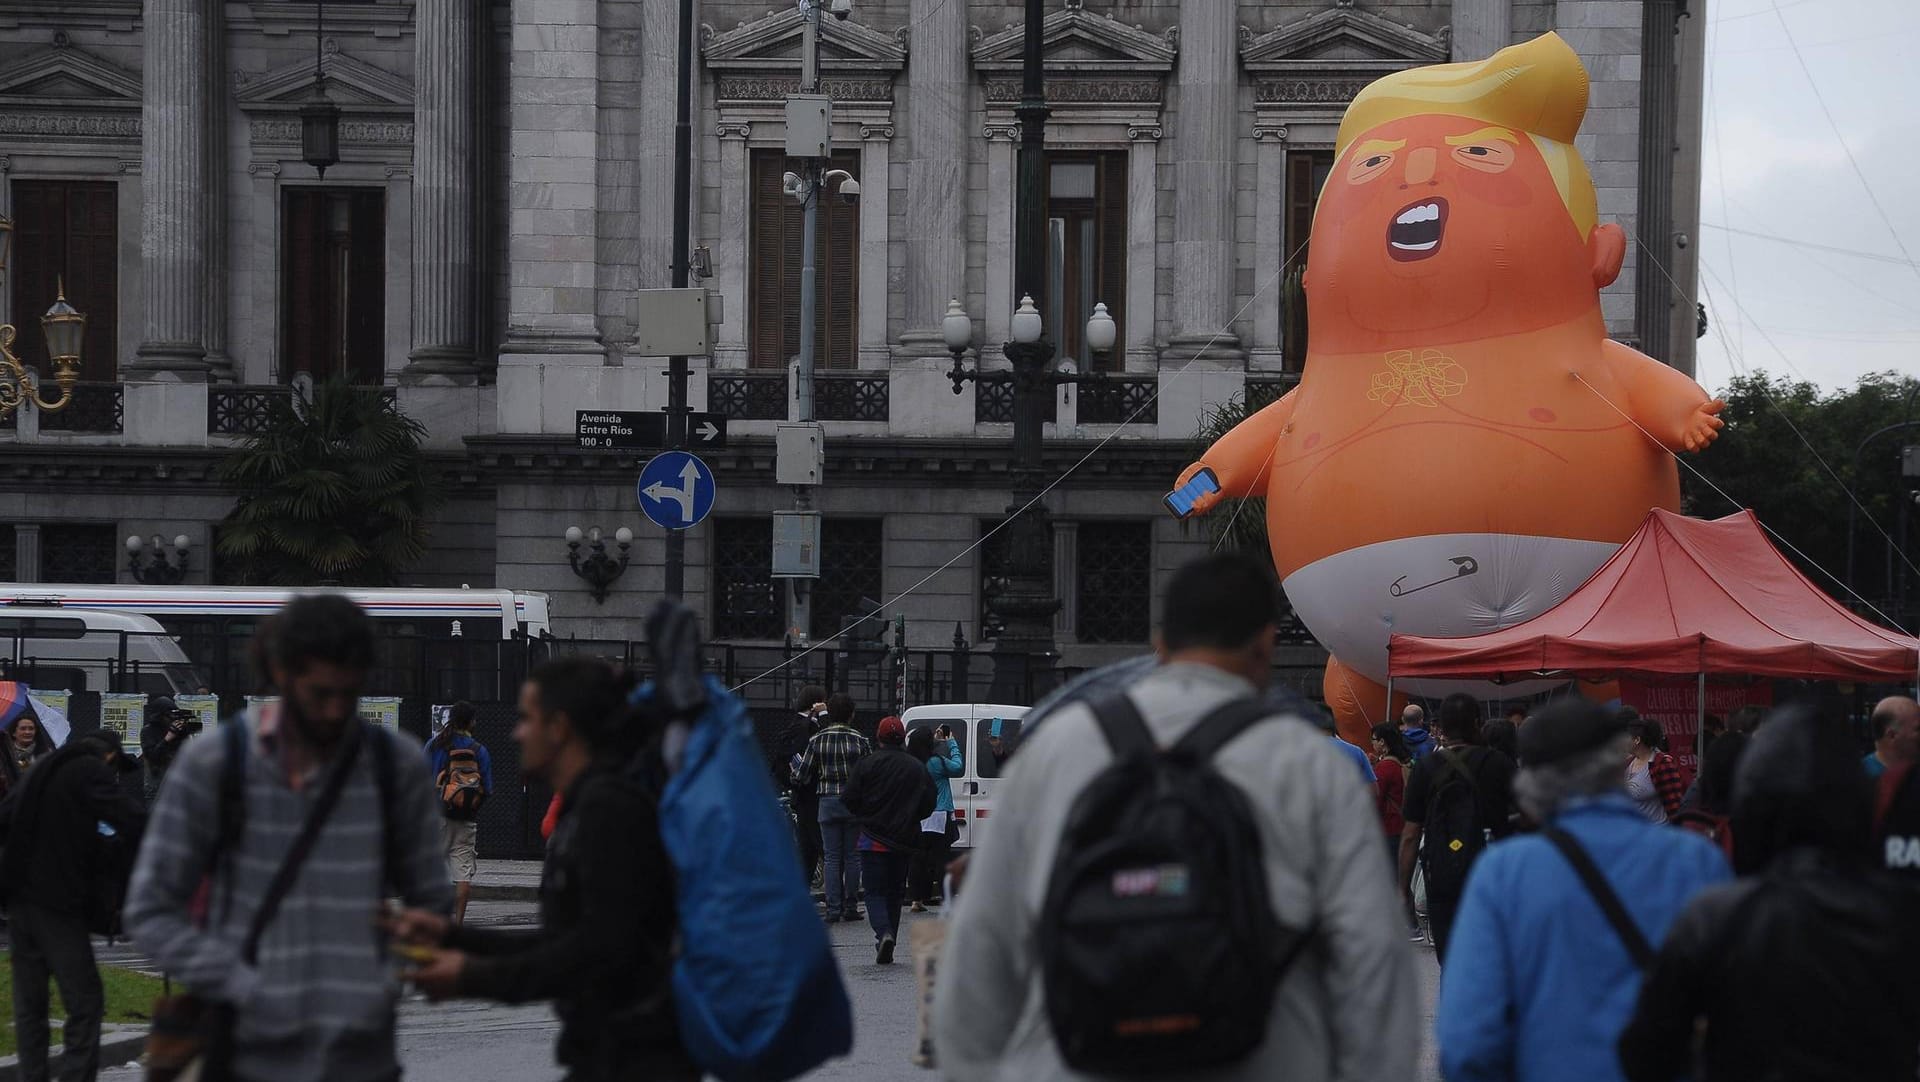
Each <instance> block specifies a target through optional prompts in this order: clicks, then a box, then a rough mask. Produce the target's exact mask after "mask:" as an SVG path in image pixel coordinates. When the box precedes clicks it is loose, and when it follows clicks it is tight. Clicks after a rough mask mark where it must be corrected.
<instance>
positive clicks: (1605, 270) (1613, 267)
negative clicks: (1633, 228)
mask: <svg viewBox="0 0 1920 1082" xmlns="http://www.w3.org/2000/svg"><path fill="white" fill-rule="evenodd" d="M1587 252H1588V254H1590V255H1591V256H1593V288H1595V289H1605V288H1607V287H1608V286H1610V285H1612V284H1613V280H1614V279H1615V278H1618V277H1620V264H1622V263H1624V262H1626V258H1627V231H1626V230H1624V229H1622V228H1620V226H1619V225H1618V224H1616V223H1614V222H1608V223H1607V224H1606V225H1597V226H1594V227H1593V232H1592V233H1591V234H1589V235H1588V237H1587Z"/></svg>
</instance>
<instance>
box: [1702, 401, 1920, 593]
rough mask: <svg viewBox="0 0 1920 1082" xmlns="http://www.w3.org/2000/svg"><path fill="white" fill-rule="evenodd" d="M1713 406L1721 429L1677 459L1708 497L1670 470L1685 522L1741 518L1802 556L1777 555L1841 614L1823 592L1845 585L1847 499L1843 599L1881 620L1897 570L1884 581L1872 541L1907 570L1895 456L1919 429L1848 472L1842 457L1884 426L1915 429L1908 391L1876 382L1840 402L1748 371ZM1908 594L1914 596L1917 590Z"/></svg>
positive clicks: (1873, 450) (1888, 440) (1885, 439)
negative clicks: (1850, 532)
mask: <svg viewBox="0 0 1920 1082" xmlns="http://www.w3.org/2000/svg"><path fill="white" fill-rule="evenodd" d="M1719 397H1721V398H1723V399H1725V400H1726V403H1727V408H1726V411H1725V412H1723V413H1722V414H1721V415H1720V416H1721V417H1722V418H1724V419H1725V420H1726V422H1727V427H1726V428H1725V429H1723V430H1722V431H1721V433H1720V438H1719V439H1718V440H1716V441H1715V442H1714V444H1713V446H1711V447H1709V448H1708V449H1707V450H1706V451H1705V452H1704V453H1702V454H1700V455H1697V456H1686V457H1688V460H1689V461H1691V462H1692V464H1693V466H1694V467H1695V468H1696V469H1698V470H1699V471H1700V473H1701V474H1704V475H1705V476H1706V477H1707V478H1709V479H1710V480H1711V481H1712V485H1709V484H1708V483H1707V482H1706V481H1703V480H1701V478H1700V477H1698V476H1696V475H1695V474H1694V473H1693V472H1692V471H1691V470H1688V469H1686V468H1684V467H1682V469H1681V471H1680V474H1681V477H1680V479H1681V491H1682V493H1683V506H1684V509H1685V510H1686V512H1687V513H1688V514H1690V515H1695V516H1698V517H1701V518H1718V517H1720V516H1721V515H1727V514H1732V513H1733V512H1734V511H1736V510H1738V509H1739V507H1741V506H1745V507H1750V508H1752V509H1753V511H1754V514H1756V515H1757V516H1759V518H1760V521H1761V522H1763V523H1765V524H1766V525H1767V526H1768V527H1769V528H1770V529H1771V530H1773V531H1774V532H1775V533H1777V534H1778V535H1779V536H1780V537H1783V538H1785V539H1786V541H1787V542H1789V543H1791V545H1792V546H1793V547H1794V548H1797V549H1799V550H1800V553H1802V554H1803V555H1796V554H1795V553H1794V552H1793V551H1792V550H1791V549H1788V548H1786V547H1785V546H1784V545H1783V546H1782V550H1783V551H1785V552H1786V554H1787V556H1788V558H1789V559H1792V560H1794V562H1795V563H1796V564H1798V565H1799V566H1800V568H1801V570H1802V571H1803V572H1805V573H1806V575H1807V577H1808V578H1810V579H1812V580H1813V582H1814V583H1815V585H1817V586H1819V587H1820V588H1821V589H1823V590H1825V591H1827V592H1828V593H1830V594H1832V595H1833V596H1834V597H1835V598H1837V599H1839V600H1841V601H1843V602H1844V601H1848V600H1850V595H1849V594H1848V593H1847V591H1846V590H1844V589H1842V588H1841V586H1840V585H1839V584H1838V583H1837V582H1836V581H1835V580H1836V579H1844V578H1845V577H1846V574H1847V513H1848V508H1849V507H1850V506H1851V504H1852V502H1853V501H1852V499H1851V498H1849V496H1848V492H1849V490H1851V492H1852V495H1853V497H1854V498H1858V500H1859V501H1860V506H1859V508H1856V509H1855V516H1856V525H1855V530H1854V534H1855V540H1854V546H1853V558H1854V566H1855V570H1854V582H1853V589H1854V590H1855V591H1857V592H1858V593H1859V594H1860V595H1861V596H1863V597H1865V598H1867V599H1868V600H1870V601H1872V602H1873V603H1874V604H1875V605H1877V606H1879V607H1880V608H1882V609H1887V601H1888V600H1889V599H1892V598H1893V597H1894V595H1895V593H1896V591H1897V589H1898V586H1899V580H1900V576H1899V574H1898V569H1899V568H1900V567H1902V566H1904V563H1903V561H1902V559H1901V556H1900V554H1899V553H1895V554H1894V555H1893V566H1894V568H1895V569H1896V570H1895V574H1894V575H1893V576H1892V577H1891V578H1889V576H1888V573H1887V556H1888V540H1887V538H1886V537H1884V536H1882V534H1881V530H1885V531H1886V532H1887V533H1888V534H1890V535H1893V536H1894V538H1895V539H1896V540H1897V541H1899V542H1901V543H1902V544H1903V545H1904V549H1905V552H1906V554H1907V558H1908V559H1913V558H1914V556H1915V551H1916V550H1915V547H1914V544H1913V530H1912V529H1911V525H1912V520H1914V519H1916V518H1920V514H1915V513H1914V509H1913V508H1911V506H1909V507H1908V508H1907V509H1906V510H1907V514H1906V516H1905V519H1904V520H1905V521H1907V522H1908V523H1909V530H1908V535H1907V536H1906V537H1904V538H1902V537H1900V534H1899V531H1900V523H1901V522H1902V521H1903V518H1902V513H1901V512H1902V504H1903V503H1907V502H1908V499H1909V497H1908V495H1907V493H1906V491H1905V489H1904V486H1903V483H1902V479H1901V476H1900V448H1901V446H1902V445H1903V444H1920V428H1913V429H1909V430H1906V431H1905V432H1898V431H1896V432H1889V433H1886V434H1884V435H1881V436H1880V437H1879V438H1877V439H1875V440H1873V441H1872V442H1871V443H1869V444H1868V445H1867V447H1866V450H1865V452H1864V453H1863V454H1862V455H1861V457H1860V461H1859V465H1858V469H1857V470H1856V468H1855V464H1854V451H1855V449H1856V448H1858V447H1859V446H1860V443H1861V441H1862V440H1863V439H1864V438H1865V437H1867V436H1868V435H1870V434H1872V433H1875V432H1878V431H1879V430H1881V429H1883V428H1885V427H1887V426H1889V425H1895V424H1899V423H1900V422H1902V421H1906V420H1920V414H1914V413H1913V412H1912V409H1913V407H1914V406H1915V405H1916V404H1920V379H1916V378H1914V377H1912V376H1898V375H1895V374H1894V373H1891V372H1886V373H1876V374H1872V375H1868V376H1865V377H1863V378H1862V379H1861V380H1860V381H1859V382H1858V383H1856V384H1855V385H1854V386H1853V387H1851V388H1848V389H1846V390H1840V391H1832V392H1823V391H1821V389H1820V388H1819V387H1818V386H1816V385H1814V384H1812V383H1807V382H1805V381H1799V380H1789V379H1776V378H1773V377H1771V376H1769V375H1767V373H1765V372H1761V371H1755V372H1753V373H1752V374H1750V375H1744V376H1738V377H1735V378H1734V380H1733V381H1732V382H1731V383H1730V384H1729V385H1728V386H1727V387H1726V388H1725V389H1724V390H1722V391H1720V392H1719ZM1796 430H1797V433H1796ZM1803 436H1804V437H1805V439H1804V441H1803V440H1802V437H1803ZM1809 445H1811V449H1809ZM1816 452H1817V453H1818V457H1816V454H1815V453H1816ZM1821 460H1824V461H1825V464H1824V465H1822V461H1821ZM1714 486H1718V488H1719V490H1720V491H1715V488H1714ZM1723 492H1724V495H1722V493H1723ZM1869 519H1871V521H1869ZM1910 589H1920V583H1916V584H1913V586H1911V587H1910ZM1888 611H1889V614H1892V613H1891V610H1888Z"/></svg>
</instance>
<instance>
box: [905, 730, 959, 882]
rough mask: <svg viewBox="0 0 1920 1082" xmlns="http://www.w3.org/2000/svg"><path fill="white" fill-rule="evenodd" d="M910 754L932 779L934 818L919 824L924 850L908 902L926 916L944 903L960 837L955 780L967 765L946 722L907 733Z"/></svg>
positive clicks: (913, 866)
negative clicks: (943, 890)
mask: <svg viewBox="0 0 1920 1082" xmlns="http://www.w3.org/2000/svg"><path fill="white" fill-rule="evenodd" d="M907 753H908V754H909V755H912V756H913V757H914V758H916V759H919V760H921V761H923V762H925V763H926V764H927V773H929V774H931V775H933V791H934V805H933V814H932V815H931V816H928V817H927V821H926V822H924V823H921V824H920V832H921V839H920V841H921V847H920V849H919V850H918V851H916V852H915V853H914V854H913V859H912V861H911V862H910V864H909V866H908V869H907V898H908V900H909V901H911V902H912V903H913V904H912V905H911V906H909V907H908V908H909V909H910V910H911V911H912V912H915V913H925V912H926V911H927V907H928V906H930V905H939V904H940V902H941V897H940V891H941V882H942V881H943V880H945V879H946V877H947V860H948V858H949V857H950V856H951V855H952V853H953V843H954V840H955V839H956V838H957V837H958V836H959V834H960V824H959V823H957V822H955V821H954V818H953V779H954V778H957V777H959V776H960V775H961V773H962V772H963V771H964V769H965V763H964V761H963V760H962V759H961V758H960V744H959V742H958V741H956V740H955V739H954V738H953V727H952V726H951V725H949V724H947V723H945V722H943V723H941V724H940V725H938V726H936V727H935V728H933V729H932V730H927V729H915V730H914V731H913V732H911V733H908V734H907Z"/></svg>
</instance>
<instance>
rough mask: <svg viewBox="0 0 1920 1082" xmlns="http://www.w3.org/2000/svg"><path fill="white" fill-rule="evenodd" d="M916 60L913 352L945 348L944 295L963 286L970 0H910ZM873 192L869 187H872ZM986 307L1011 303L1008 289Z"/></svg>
mask: <svg viewBox="0 0 1920 1082" xmlns="http://www.w3.org/2000/svg"><path fill="white" fill-rule="evenodd" d="M908 25H910V26H912V27H913V40H912V43H911V44H912V49H913V60H912V63H909V64H908V65H907V95H908V100H907V110H906V119H907V130H906V166H907V221H908V222H910V223H912V225H911V229H912V235H913V243H911V244H909V245H907V246H906V256H907V266H906V272H907V274H906V278H907V311H906V325H907V327H909V328H911V329H909V330H908V331H906V332H905V333H903V334H902V335H901V336H900V350H901V352H902V353H903V354H905V355H909V356H935V355H940V354H944V353H945V352H946V348H945V346H944V345H943V344H942V339H941V334H940V320H941V319H942V318H943V317H944V316H945V315H946V311H947V301H948V300H950V299H952V298H954V297H959V296H961V295H962V294H963V293H964V292H965V290H966V270H967V246H966V206H967V130H966V128H967V104H968V102H969V101H971V100H972V98H971V95H970V90H971V87H970V85H969V83H968V80H967V51H968V44H967V5H966V3H965V2H964V0H912V2H911V4H910V5H909V6H908ZM870 190H871V189H870ZM986 303H987V309H988V311H993V310H995V309H997V308H1009V309H1010V308H1011V305H1012V299H1011V298H1010V297H1008V296H1007V295H1006V294H1005V293H1000V294H990V295H989V296H988V297H987V302H986Z"/></svg>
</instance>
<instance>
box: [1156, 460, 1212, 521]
mask: <svg viewBox="0 0 1920 1082" xmlns="http://www.w3.org/2000/svg"><path fill="white" fill-rule="evenodd" d="M1218 491H1220V479H1219V478H1217V477H1215V476H1214V475H1213V470H1211V469H1206V468H1202V469H1201V471H1200V472H1199V473H1196V474H1194V475H1193V477H1192V478H1191V479H1189V480H1188V481H1187V483H1186V484H1184V485H1181V486H1180V487H1179V488H1176V489H1174V490H1173V491H1172V492H1169V493H1167V498H1166V504H1167V510H1169V511H1172V512H1173V515H1174V517H1175V518H1186V517H1187V516H1189V515H1191V514H1193V504H1194V501H1195V500H1198V499H1199V498H1200V497H1202V496H1206V495H1210V494H1212V493H1215V492H1218Z"/></svg>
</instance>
